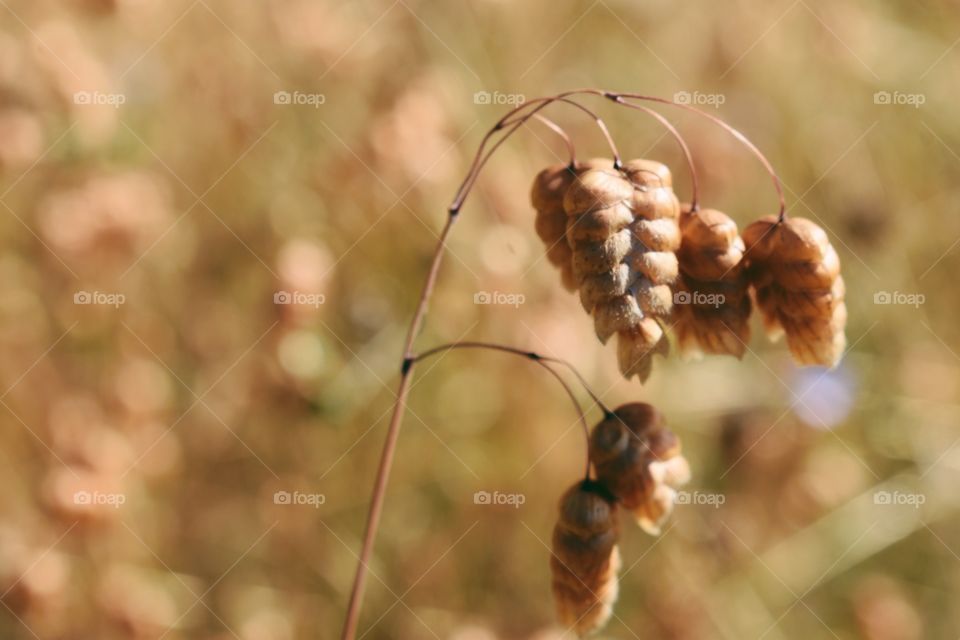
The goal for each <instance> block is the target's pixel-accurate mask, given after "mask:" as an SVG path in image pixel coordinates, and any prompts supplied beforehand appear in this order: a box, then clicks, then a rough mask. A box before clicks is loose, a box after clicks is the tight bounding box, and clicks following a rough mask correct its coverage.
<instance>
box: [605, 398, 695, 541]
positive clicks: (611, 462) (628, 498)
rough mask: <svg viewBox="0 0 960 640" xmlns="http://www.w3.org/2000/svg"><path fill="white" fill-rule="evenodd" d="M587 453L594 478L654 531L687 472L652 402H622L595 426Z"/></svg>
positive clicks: (676, 443)
mask: <svg viewBox="0 0 960 640" xmlns="http://www.w3.org/2000/svg"><path fill="white" fill-rule="evenodd" d="M590 459H591V461H592V462H593V466H594V469H595V470H596V474H597V480H598V481H599V482H600V483H602V484H603V486H605V487H606V488H607V490H609V491H610V493H612V494H613V495H614V496H615V497H616V498H617V500H618V501H619V502H620V503H621V504H622V505H623V506H624V508H626V509H629V510H630V511H632V512H633V515H634V517H635V518H636V520H637V524H638V525H640V527H641V528H642V529H643V530H644V531H646V532H647V533H650V534H652V535H657V534H659V533H660V526H661V525H662V524H663V521H664V520H665V519H666V518H667V516H669V515H670V512H671V511H672V510H673V503H674V501H675V499H676V495H677V493H676V489H677V488H678V487H679V486H680V485H683V484H685V483H686V482H687V481H688V480H689V478H690V467H689V465H688V464H687V460H686V459H685V458H684V457H683V456H682V455H681V454H680V440H679V439H678V438H677V436H676V435H675V434H674V433H673V432H672V431H670V430H669V429H667V428H666V426H665V425H664V420H663V415H662V414H661V413H660V412H659V411H657V409H655V408H654V407H653V406H651V405H649V404H646V403H643V402H635V403H631V404H625V405H623V406H621V407H619V408H617V409H616V410H615V411H613V412H612V413H611V414H610V415H608V416H607V417H606V418H604V419H603V421H602V422H600V423H599V424H598V425H597V426H595V427H594V428H593V432H592V434H591V436H590Z"/></svg>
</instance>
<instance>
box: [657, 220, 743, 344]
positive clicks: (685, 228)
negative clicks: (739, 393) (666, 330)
mask: <svg viewBox="0 0 960 640" xmlns="http://www.w3.org/2000/svg"><path fill="white" fill-rule="evenodd" d="M680 229H681V231H682V233H683V241H682V244H681V245H680V250H679V251H678V252H677V258H678V259H679V261H680V279H679V281H678V284H677V296H676V300H675V301H676V302H677V304H676V306H675V307H674V310H675V314H676V315H675V325H674V327H675V329H676V332H677V341H678V343H679V347H680V354H681V355H683V356H692V357H699V356H702V355H703V354H705V353H707V354H716V355H723V354H729V355H732V356H736V357H738V358H739V357H741V356H743V352H744V350H745V349H746V347H747V342H748V341H749V340H750V311H751V305H750V296H749V294H748V281H747V276H746V273H745V272H744V269H743V264H742V263H741V259H742V258H743V252H744V248H745V247H744V244H743V239H742V238H741V237H740V234H739V233H738V232H737V223H736V222H734V221H733V219H731V218H730V216H728V215H727V214H725V213H722V212H720V211H717V210H716V209H699V210H697V211H691V210H690V208H689V207H686V208H685V209H684V212H683V214H682V215H681V216H680Z"/></svg>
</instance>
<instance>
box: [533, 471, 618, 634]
mask: <svg viewBox="0 0 960 640" xmlns="http://www.w3.org/2000/svg"><path fill="white" fill-rule="evenodd" d="M559 511H560V513H559V519H558V521H557V524H556V526H555V527H554V529H553V555H552V556H551V558H550V570H551V575H552V587H553V596H554V601H555V603H556V607H557V615H558V617H559V619H560V622H561V623H562V624H563V625H564V626H565V627H567V628H568V629H572V630H574V631H575V632H576V633H577V634H578V635H579V636H580V637H583V636H586V635H588V634H590V633H592V632H594V631H596V630H598V629H600V628H601V627H603V625H605V624H606V623H607V621H608V620H609V619H610V616H611V614H612V613H613V604H614V602H616V599H617V593H618V582H617V573H618V572H619V570H620V564H621V563H620V553H619V550H618V548H617V540H618V538H619V535H620V525H619V520H618V516H617V505H616V502H615V500H614V498H613V496H611V495H610V493H609V492H608V491H607V490H606V489H605V488H604V487H603V486H602V485H600V484H598V483H596V482H592V481H590V480H586V481H581V482H578V483H577V484H575V485H573V486H572V487H570V489H568V490H567V492H566V493H565V494H564V495H563V497H562V498H561V499H560V510H559Z"/></svg>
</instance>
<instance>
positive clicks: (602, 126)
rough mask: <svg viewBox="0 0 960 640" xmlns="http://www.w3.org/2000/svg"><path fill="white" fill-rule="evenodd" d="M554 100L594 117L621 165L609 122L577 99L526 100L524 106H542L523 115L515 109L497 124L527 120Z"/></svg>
mask: <svg viewBox="0 0 960 640" xmlns="http://www.w3.org/2000/svg"><path fill="white" fill-rule="evenodd" d="M553 102H563V103H565V104H569V105H571V106H573V107H576V108H577V109H579V110H580V111H582V112H584V113H585V114H587V115H588V116H590V117H591V118H592V119H593V121H594V122H595V123H596V124H597V127H598V128H599V129H600V132H601V133H602V134H603V137H604V139H605V140H606V142H607V146H608V147H610V153H611V154H612V155H613V163H614V165H615V166H617V167H619V166H620V165H621V157H620V152H619V151H618V150H617V144H616V143H615V142H614V141H613V136H611V135H610V130H609V129H608V128H607V124H606V123H605V122H604V121H603V118H601V117H600V116H598V115H597V114H596V113H595V112H593V111H591V110H590V109H588V108H587V107H585V106H583V105H582V104H580V103H579V102H577V101H575V100H571V99H569V98H565V97H554V98H537V99H535V100H530V101H529V102H525V103H524V104H523V105H521V106H522V107H527V106H530V105H540V106H538V107H537V108H536V109H534V110H533V111H532V112H531V113H529V114H526V115H523V116H520V115H517V114H516V110H515V111H514V113H513V114H512V115H511V114H507V116H506V117H504V118H502V119H501V120H500V122H498V123H497V125H498V126H501V127H503V126H506V125H509V124H513V123H514V122H517V121H518V120H519V121H523V122H525V121H526V120H528V119H529V118H530V116H534V115H536V114H537V112H538V111H540V110H541V109H545V108H546V107H548V106H549V105H550V104H551V103H553ZM512 118H513V119H512Z"/></svg>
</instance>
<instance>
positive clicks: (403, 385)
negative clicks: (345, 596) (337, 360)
mask: <svg viewBox="0 0 960 640" xmlns="http://www.w3.org/2000/svg"><path fill="white" fill-rule="evenodd" d="M524 122H525V120H524V121H521V122H518V123H516V124H514V125H512V126H511V127H510V128H509V129H508V130H507V131H506V133H504V135H503V136H501V138H500V139H499V140H497V142H496V143H495V144H494V145H493V146H492V147H491V149H490V151H489V152H488V153H487V155H486V156H483V150H484V148H485V147H486V145H487V143H488V142H489V141H490V139H491V138H492V137H493V135H494V134H495V133H497V132H498V131H499V130H500V128H501V127H500V125H497V126H495V127H494V128H493V129H491V130H490V131H489V132H487V134H486V135H485V136H484V138H483V141H482V142H481V144H480V149H479V150H478V151H477V154H476V156H475V157H474V159H473V163H472V164H471V166H470V170H469V172H468V174H467V177H466V179H464V181H463V183H462V184H461V185H460V188H459V189H458V191H457V194H456V196H455V198H454V201H453V202H452V203H451V205H450V207H449V209H448V216H447V222H446V224H445V225H444V227H443V230H442V231H441V232H440V236H439V238H438V240H437V245H436V247H435V249H434V252H433V258H432V259H431V263H430V270H429V271H428V273H427V279H426V281H425V282H424V285H423V290H422V291H421V293H420V299H419V301H418V302H417V307H416V309H415V310H414V312H413V318H412V319H411V321H410V327H409V329H408V331H407V338H406V341H405V342H404V347H403V354H404V355H403V363H402V366H401V370H400V385H399V388H398V390H397V396H396V403H395V404H394V407H393V413H392V414H391V416H390V424H389V425H388V427H387V436H386V439H385V441H384V443H383V451H382V453H381V454H380V463H379V465H378V466H377V478H376V480H375V482H374V486H373V493H372V497H371V500H370V508H369V510H368V513H367V525H366V528H365V530H364V534H363V544H362V546H361V548H360V556H359V557H358V559H357V571H356V574H355V575H354V580H353V587H352V588H351V590H350V601H349V603H348V605H347V615H346V619H345V621H344V624H343V632H342V633H341V635H340V637H341V640H354V637H355V636H356V633H357V622H358V620H359V617H360V604H361V603H362V601H363V590H364V588H365V586H366V580H367V564H368V563H369V562H370V556H371V554H372V553H373V542H374V539H375V538H376V533H377V528H378V527H379V525H380V515H381V513H382V512H383V501H384V498H385V496H386V492H387V482H388V480H389V478H390V469H391V467H392V465H393V457H394V454H395V452H396V449H397V438H398V436H399V433H400V424H401V423H402V422H403V414H404V411H405V410H406V406H407V396H408V395H409V393H410V381H411V373H412V371H413V367H414V361H413V343H414V340H416V337H417V334H418V333H419V332H420V328H421V327H422V326H423V319H424V317H425V316H426V313H427V306H428V304H429V302H430V296H431V295H432V294H433V288H434V286H435V285H436V281H437V274H438V273H439V270H440V261H441V259H442V258H443V253H444V249H445V248H446V242H447V238H448V237H449V236H450V231H451V229H452V228H453V224H454V222H456V220H457V217H458V214H459V213H460V208H461V207H462V206H463V202H464V200H465V199H466V197H467V195H468V194H469V193H470V189H471V188H472V186H473V182H474V180H475V179H476V175H477V174H479V172H480V170H481V169H482V168H483V166H484V165H485V164H486V162H487V160H489V158H490V156H491V155H492V154H493V152H494V151H496V150H497V149H498V148H499V147H500V145H501V144H503V142H504V141H505V140H507V139H508V138H509V137H510V136H511V135H512V134H513V133H515V132H516V131H517V130H518V129H519V128H520V127H522V126H523V123H524Z"/></svg>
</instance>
